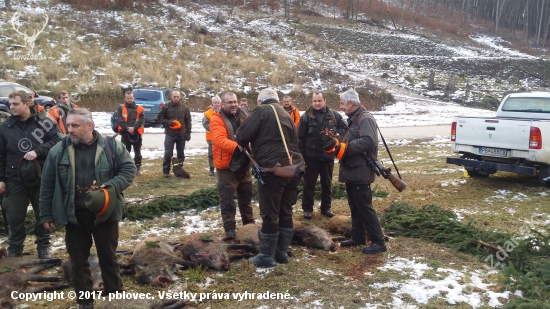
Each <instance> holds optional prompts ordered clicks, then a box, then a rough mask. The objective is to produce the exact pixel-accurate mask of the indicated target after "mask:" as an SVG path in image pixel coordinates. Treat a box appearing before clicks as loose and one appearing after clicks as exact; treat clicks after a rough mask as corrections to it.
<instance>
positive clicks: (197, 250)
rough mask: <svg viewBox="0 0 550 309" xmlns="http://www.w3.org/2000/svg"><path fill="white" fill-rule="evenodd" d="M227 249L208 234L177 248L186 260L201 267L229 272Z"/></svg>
mask: <svg viewBox="0 0 550 309" xmlns="http://www.w3.org/2000/svg"><path fill="white" fill-rule="evenodd" d="M256 233H257V232H256ZM226 249H227V245H225V244H223V243H221V240H220V239H219V238H217V237H215V236H213V235H211V234H207V233H199V234H193V235H191V236H189V238H188V239H187V240H186V241H185V243H184V244H183V245H182V246H179V247H178V248H177V250H179V251H180V252H181V255H182V257H183V258H184V259H186V260H188V261H191V262H194V263H196V264H197V265H199V266H203V267H206V268H211V269H217V270H229V257H228V256H227V253H226V251H225V250H226Z"/></svg>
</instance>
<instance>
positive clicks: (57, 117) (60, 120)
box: [36, 104, 78, 134]
mask: <svg viewBox="0 0 550 309" xmlns="http://www.w3.org/2000/svg"><path fill="white" fill-rule="evenodd" d="M71 106H72V107H71V109H72V108H77V107H78V105H73V104H71ZM36 107H37V110H38V112H40V111H41V109H40V108H41V107H42V109H44V107H43V106H40V105H37V106H36ZM59 108H60V107H58V106H57V105H54V106H52V107H51V108H50V110H49V111H48V116H49V117H50V119H52V120H53V121H55V122H56V123H57V126H58V127H59V130H60V131H61V133H63V134H67V129H66V128H65V121H67V115H66V114H63V113H61V112H60V111H59Z"/></svg>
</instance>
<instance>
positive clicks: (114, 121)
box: [111, 111, 118, 133]
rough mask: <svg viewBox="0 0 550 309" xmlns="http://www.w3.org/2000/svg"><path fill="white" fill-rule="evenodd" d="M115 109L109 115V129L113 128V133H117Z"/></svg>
mask: <svg viewBox="0 0 550 309" xmlns="http://www.w3.org/2000/svg"><path fill="white" fill-rule="evenodd" d="M116 113H117V112H116V111H115V112H114V113H113V114H112V115H111V129H113V131H114V132H115V133H118V121H117V119H116Z"/></svg>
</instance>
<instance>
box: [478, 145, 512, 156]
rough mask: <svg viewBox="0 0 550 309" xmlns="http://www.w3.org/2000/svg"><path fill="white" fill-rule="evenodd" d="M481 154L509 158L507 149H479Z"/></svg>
mask: <svg viewBox="0 0 550 309" xmlns="http://www.w3.org/2000/svg"><path fill="white" fill-rule="evenodd" d="M479 154H480V155H489V156H495V157H506V156H508V151H507V150H506V149H499V148H489V147H479Z"/></svg>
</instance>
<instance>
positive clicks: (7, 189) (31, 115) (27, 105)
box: [0, 91, 59, 259]
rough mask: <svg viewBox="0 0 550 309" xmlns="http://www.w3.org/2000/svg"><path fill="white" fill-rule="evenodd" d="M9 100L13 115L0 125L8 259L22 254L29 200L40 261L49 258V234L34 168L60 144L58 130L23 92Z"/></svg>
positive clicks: (0, 175)
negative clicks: (34, 220) (39, 113)
mask: <svg viewBox="0 0 550 309" xmlns="http://www.w3.org/2000/svg"><path fill="white" fill-rule="evenodd" d="M8 97H9V102H10V110H11V111H12V113H13V116H12V117H10V118H9V119H8V120H6V122H4V124H2V125H1V126H0V194H2V193H5V195H4V200H3V204H2V208H3V209H5V211H6V218H7V221H8V226H9V236H8V257H18V256H21V255H22V254H23V247H24V241H25V237H26V236H27V235H26V234H27V233H26V230H25V218H26V216H27V206H28V205H29V201H30V203H31V205H32V208H33V210H34V214H35V219H36V223H35V226H34V234H35V235H36V241H35V244H36V251H37V252H38V257H39V258H42V259H47V258H50V253H49V252H48V247H49V246H50V233H49V232H48V231H47V230H45V229H44V228H43V227H42V225H41V224H40V218H39V214H40V210H39V205H38V199H39V190H40V178H39V173H38V169H37V166H38V167H39V166H40V163H42V162H44V160H45V159H46V157H47V156H48V152H49V151H50V148H52V147H53V146H54V145H55V144H57V142H58V141H59V136H58V135H57V134H58V133H59V129H58V128H57V124H55V123H54V122H53V121H51V120H50V119H49V118H47V117H44V116H41V115H38V114H36V113H35V111H34V110H33V109H32V107H31V101H32V100H31V98H30V96H29V95H28V94H27V93H25V92H24V91H15V92H12V93H10V94H9V96H8ZM26 167H30V168H28V169H27V168H26Z"/></svg>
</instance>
